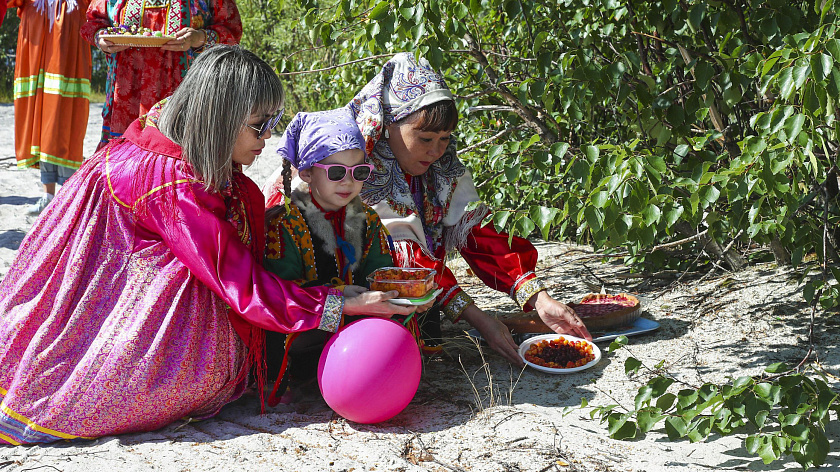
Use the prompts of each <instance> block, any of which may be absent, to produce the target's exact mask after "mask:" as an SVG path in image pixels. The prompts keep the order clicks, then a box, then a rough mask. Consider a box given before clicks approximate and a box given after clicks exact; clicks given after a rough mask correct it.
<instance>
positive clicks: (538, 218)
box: [530, 205, 559, 240]
mask: <svg viewBox="0 0 840 472" xmlns="http://www.w3.org/2000/svg"><path fill="white" fill-rule="evenodd" d="M530 213H531V220H533V221H534V223H535V224H536V225H537V228H539V229H540V233H542V237H543V239H546V240H547V239H548V231H549V230H550V229H551V225H552V223H554V218H555V217H556V216H557V213H559V210H558V209H557V208H548V207H544V206H542V205H533V206H531V211H530Z"/></svg>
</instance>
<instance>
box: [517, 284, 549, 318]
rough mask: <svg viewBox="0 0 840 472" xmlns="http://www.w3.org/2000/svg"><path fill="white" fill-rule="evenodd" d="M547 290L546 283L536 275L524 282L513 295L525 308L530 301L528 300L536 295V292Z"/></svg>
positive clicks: (522, 307) (520, 305) (521, 306)
mask: <svg viewBox="0 0 840 472" xmlns="http://www.w3.org/2000/svg"><path fill="white" fill-rule="evenodd" d="M542 290H545V284H544V283H543V281H542V280H540V278H539V277H534V278H533V279H531V280H529V281H527V282H525V283H523V284H522V285H521V286H520V287H519V288H518V289H516V294H515V296H514V297H513V299H514V300H516V303H518V304H519V307H520V308H521V309H523V310H524V309H525V305H526V304H527V303H528V300H530V299H531V297H532V296H534V294H535V293H537V292H540V291H542Z"/></svg>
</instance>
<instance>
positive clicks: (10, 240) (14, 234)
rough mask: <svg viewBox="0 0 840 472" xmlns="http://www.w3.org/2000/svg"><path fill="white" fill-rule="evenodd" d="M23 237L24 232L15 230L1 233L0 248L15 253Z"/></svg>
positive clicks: (24, 235)
mask: <svg viewBox="0 0 840 472" xmlns="http://www.w3.org/2000/svg"><path fill="white" fill-rule="evenodd" d="M25 237H26V233H25V232H23V231H19V230H16V229H13V230H9V231H3V232H2V233H0V248H4V249H11V250H13V251H17V249H18V248H19V247H20V243H21V242H22V241H23V238H25Z"/></svg>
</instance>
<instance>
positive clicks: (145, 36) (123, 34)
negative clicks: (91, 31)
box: [98, 25, 175, 47]
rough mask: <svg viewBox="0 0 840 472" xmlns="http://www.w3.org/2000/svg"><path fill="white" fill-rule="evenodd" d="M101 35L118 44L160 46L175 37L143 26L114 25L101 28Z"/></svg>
mask: <svg viewBox="0 0 840 472" xmlns="http://www.w3.org/2000/svg"><path fill="white" fill-rule="evenodd" d="M98 34H99V37H100V38H102V39H107V40H108V41H110V42H112V43H114V44H115V45H117V46H132V47H160V46H163V45H164V44H166V43H168V42H169V41H171V40H173V39H175V37H174V36H167V35H165V34H163V33H162V32H161V31H154V30H152V29H149V28H145V27H142V26H136V25H133V26H126V25H120V26H112V27H109V28H104V29H101V30H99V33H98Z"/></svg>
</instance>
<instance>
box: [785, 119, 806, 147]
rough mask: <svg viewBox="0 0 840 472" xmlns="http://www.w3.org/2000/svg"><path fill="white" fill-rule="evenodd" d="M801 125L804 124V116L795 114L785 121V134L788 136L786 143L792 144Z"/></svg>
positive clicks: (800, 129)
mask: <svg viewBox="0 0 840 472" xmlns="http://www.w3.org/2000/svg"><path fill="white" fill-rule="evenodd" d="M803 124H805V115H803V114H801V113H797V114H795V115H793V116H791V117H790V118H788V119H787V120H786V121H785V132H786V134H787V135H788V142H794V140H795V139H796V137H797V136H799V133H800V132H801V131H802V125H803Z"/></svg>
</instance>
